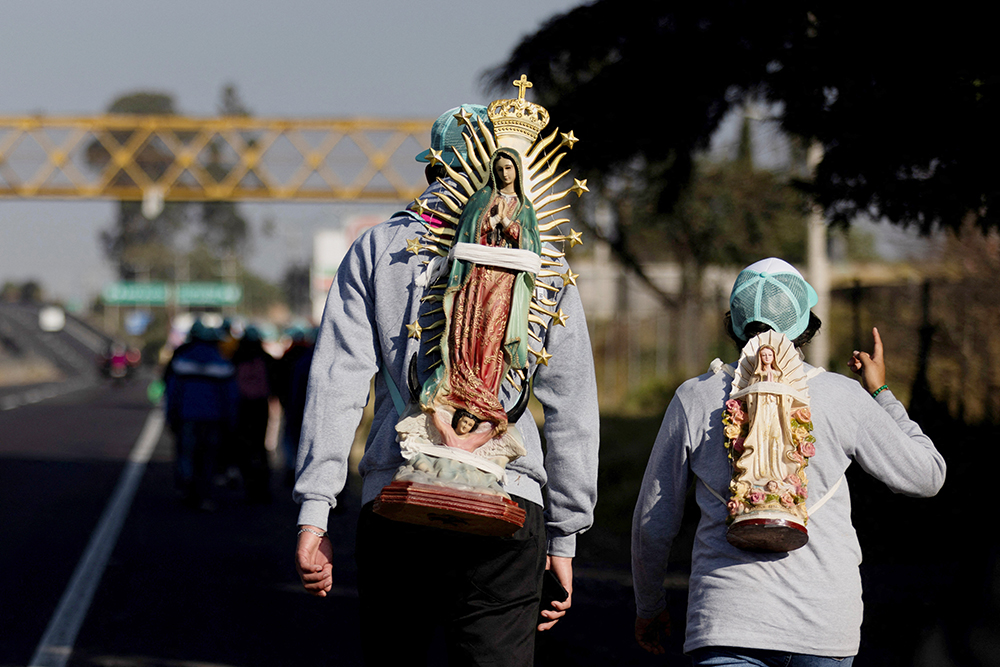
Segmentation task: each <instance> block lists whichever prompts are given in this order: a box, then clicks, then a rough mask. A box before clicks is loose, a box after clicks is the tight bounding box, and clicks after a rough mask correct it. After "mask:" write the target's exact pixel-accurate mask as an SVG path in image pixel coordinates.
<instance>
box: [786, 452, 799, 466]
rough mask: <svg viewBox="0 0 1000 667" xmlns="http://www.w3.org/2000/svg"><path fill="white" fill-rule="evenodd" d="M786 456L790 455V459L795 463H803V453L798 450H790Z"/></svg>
mask: <svg viewBox="0 0 1000 667" xmlns="http://www.w3.org/2000/svg"><path fill="white" fill-rule="evenodd" d="M785 456H787V457H788V460H789V461H792V462H794V463H802V455H801V454H799V453H798V452H796V451H791V452H788V453H787V454H786V455H785Z"/></svg>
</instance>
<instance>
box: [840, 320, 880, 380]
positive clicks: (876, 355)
mask: <svg viewBox="0 0 1000 667" xmlns="http://www.w3.org/2000/svg"><path fill="white" fill-rule="evenodd" d="M872 336H873V337H874V339H875V347H874V348H873V349H872V353H871V354H868V353H867V352H859V351H858V350H855V351H854V353H853V354H852V355H851V358H850V359H849V360H848V362H847V367H848V368H850V369H851V370H852V371H853V372H854V373H855V374H856V375H858V376H859V377H860V379H861V386H862V387H864V388H865V391H867V392H868V393H869V394H870V393H872V392H875V391H878V390H879V388H881V387H883V386H885V357H884V356H883V348H882V337H881V336H879V333H878V329H876V328H873V329H872Z"/></svg>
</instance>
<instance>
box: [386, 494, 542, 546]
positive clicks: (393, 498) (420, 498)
mask: <svg viewBox="0 0 1000 667" xmlns="http://www.w3.org/2000/svg"><path fill="white" fill-rule="evenodd" d="M373 509H374V512H375V513H376V514H378V515H379V516H384V517H385V518H387V519H392V520H394V521H405V522H406V523H415V524H418V525H421V526H433V527H435V528H444V529H446V530H455V531H458V532H461V533H470V534H473V535H491V536H496V537H505V536H508V535H511V534H513V533H514V531H516V530H517V529H518V528H520V527H521V526H523V525H524V510H523V509H521V508H520V507H518V506H517V503H515V502H514V501H513V500H511V499H510V498H504V497H503V496H498V495H495V494H492V493H477V492H476V491H464V490H461V489H453V488H449V487H447V486H439V485H436V484H421V483H419V482H398V481H397V482H392V483H391V484H389V485H388V486H386V487H385V488H383V489H382V492H381V493H380V494H379V496H378V498H376V499H375V505H374V507H373Z"/></svg>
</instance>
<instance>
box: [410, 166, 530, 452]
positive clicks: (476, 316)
mask: <svg viewBox="0 0 1000 667" xmlns="http://www.w3.org/2000/svg"><path fill="white" fill-rule="evenodd" d="M490 174H491V178H490V181H489V183H488V184H487V185H485V186H484V187H483V188H481V189H480V190H479V191H477V192H476V193H475V194H474V195H473V196H472V197H471V198H470V199H469V202H468V204H467V205H466V207H465V209H464V210H463V212H462V215H461V218H460V219H459V224H458V228H457V230H456V233H455V243H454V245H453V246H452V250H451V253H450V255H449V257H450V259H451V260H452V264H451V270H450V274H449V279H448V286H447V288H446V290H445V294H444V312H445V317H446V327H447V332H446V335H445V336H443V337H442V342H441V357H442V362H443V363H442V364H441V366H439V367H438V368H437V369H436V371H435V373H434V374H433V375H432V376H431V377H430V378H428V379H427V381H426V382H425V383H424V385H423V390H422V392H421V396H420V404H421V408H422V409H423V410H424V411H425V412H428V413H430V414H432V415H439V414H441V411H442V410H443V411H444V413H445V414H444V415H442V416H441V417H436V418H435V423H436V424H438V425H440V426H442V427H443V431H448V430H449V429H448V419H446V417H447V415H448V414H454V413H457V412H459V411H464V413H467V414H468V415H471V416H472V417H473V418H474V419H475V420H476V421H477V423H479V422H482V423H488V424H489V425H491V426H492V428H483V429H482V432H483V433H484V436H483V438H479V439H476V441H475V442H470V445H469V447H470V448H471V447H474V446H478V445H479V444H481V443H479V442H478V440H480V439H482V440H484V441H485V440H486V439H489V437H496V436H498V435H501V434H503V433H504V432H505V431H506V429H507V413H506V412H505V411H504V408H503V406H502V405H501V403H500V399H499V398H498V394H499V392H500V385H501V383H502V382H503V379H504V376H505V375H506V374H507V371H508V370H509V369H511V368H514V369H522V368H527V366H528V308H529V306H530V302H531V296H532V292H533V289H534V283H535V274H536V273H537V272H538V271H539V269H540V267H541V257H540V253H541V241H540V240H539V234H538V222H537V219H536V217H535V211H534V208H532V205H531V202H530V200H528V198H527V197H526V196H525V194H524V192H523V189H522V182H523V171H522V165H521V157H520V155H519V154H518V153H517V151H515V150H513V149H511V148H500V149H498V150H497V151H496V152H495V153H494V154H493V156H492V159H491V160H490ZM477 430H479V429H477ZM470 451H471V449H470Z"/></svg>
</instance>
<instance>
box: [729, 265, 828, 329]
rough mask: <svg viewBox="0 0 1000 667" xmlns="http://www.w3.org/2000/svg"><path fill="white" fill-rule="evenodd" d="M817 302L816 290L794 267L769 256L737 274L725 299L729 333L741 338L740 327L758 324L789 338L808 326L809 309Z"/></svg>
mask: <svg viewBox="0 0 1000 667" xmlns="http://www.w3.org/2000/svg"><path fill="white" fill-rule="evenodd" d="M818 302H819V297H817V296H816V290H814V289H813V288H812V285H810V284H809V283H807V282H806V281H805V279H804V278H803V277H802V274H801V273H799V272H798V271H796V270H795V267H794V266H792V265H791V264H789V263H788V262H786V261H785V260H783V259H778V258H777V257H771V258H769V259H762V260H760V261H759V262H754V263H753V264H751V265H750V266H748V267H747V268H745V269H743V270H742V271H740V275H738V276H737V277H736V282H735V283H733V292H732V294H731V295H730V296H729V309H730V316H731V318H732V322H733V331H734V332H735V333H736V335H737V336H739V337H740V338H744V335H743V328H744V327H745V326H746V325H747V324H748V323H750V322H762V323H764V324H767V325H769V326H770V327H771V328H772V329H774V330H775V331H777V332H779V333H783V334H785V335H786V336H788V337H789V338H790V339H792V340H794V339H796V338H798V337H799V336H800V335H801V334H802V332H803V331H805V330H806V327H807V326H808V325H809V310H810V309H811V308H812V307H813V306H815V305H816V304H817V303H818Z"/></svg>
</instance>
